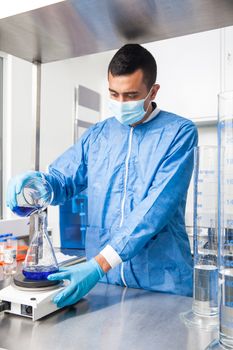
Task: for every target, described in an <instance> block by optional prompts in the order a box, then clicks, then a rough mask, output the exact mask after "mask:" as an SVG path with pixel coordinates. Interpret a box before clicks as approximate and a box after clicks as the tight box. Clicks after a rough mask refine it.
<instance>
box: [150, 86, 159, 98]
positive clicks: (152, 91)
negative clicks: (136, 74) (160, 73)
mask: <svg viewBox="0 0 233 350" xmlns="http://www.w3.org/2000/svg"><path fill="white" fill-rule="evenodd" d="M159 89H160V85H159V84H154V85H153V86H152V89H151V96H150V98H151V100H154V99H155V97H156V95H157V92H158V91H159Z"/></svg>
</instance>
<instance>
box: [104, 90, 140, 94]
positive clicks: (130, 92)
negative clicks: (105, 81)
mask: <svg viewBox="0 0 233 350" xmlns="http://www.w3.org/2000/svg"><path fill="white" fill-rule="evenodd" d="M109 91H110V92H115V93H117V94H118V93H119V92H117V91H115V90H113V89H110V88H109ZM138 93H139V91H127V92H123V94H122V95H129V94H138Z"/></svg>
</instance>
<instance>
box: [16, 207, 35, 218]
mask: <svg viewBox="0 0 233 350" xmlns="http://www.w3.org/2000/svg"><path fill="white" fill-rule="evenodd" d="M37 210H38V209H37V208H34V207H18V206H17V207H14V208H13V209H12V211H13V213H15V214H17V215H19V216H29V215H31V214H32V213H34V212H35V211H37Z"/></svg>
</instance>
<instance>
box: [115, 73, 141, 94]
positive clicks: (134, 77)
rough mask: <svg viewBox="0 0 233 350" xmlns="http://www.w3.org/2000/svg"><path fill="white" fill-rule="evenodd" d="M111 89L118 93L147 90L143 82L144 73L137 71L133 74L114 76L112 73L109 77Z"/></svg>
mask: <svg viewBox="0 0 233 350" xmlns="http://www.w3.org/2000/svg"><path fill="white" fill-rule="evenodd" d="M108 83H109V88H110V89H113V90H115V91H117V92H121V91H131V90H133V91H136V90H137V91H138V90H139V91H140V90H142V89H145V88H146V85H145V83H144V81H143V71H142V70H141V69H138V70H136V71H135V72H134V73H132V74H127V75H117V76H113V75H112V74H111V72H110V73H109V75H108Z"/></svg>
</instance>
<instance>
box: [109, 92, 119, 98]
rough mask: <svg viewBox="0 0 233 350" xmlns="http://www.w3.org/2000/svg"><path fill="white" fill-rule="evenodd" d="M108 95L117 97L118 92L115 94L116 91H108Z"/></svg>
mask: <svg viewBox="0 0 233 350" xmlns="http://www.w3.org/2000/svg"><path fill="white" fill-rule="evenodd" d="M110 96H111V97H117V96H118V94H117V93H116V92H113V91H110Z"/></svg>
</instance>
